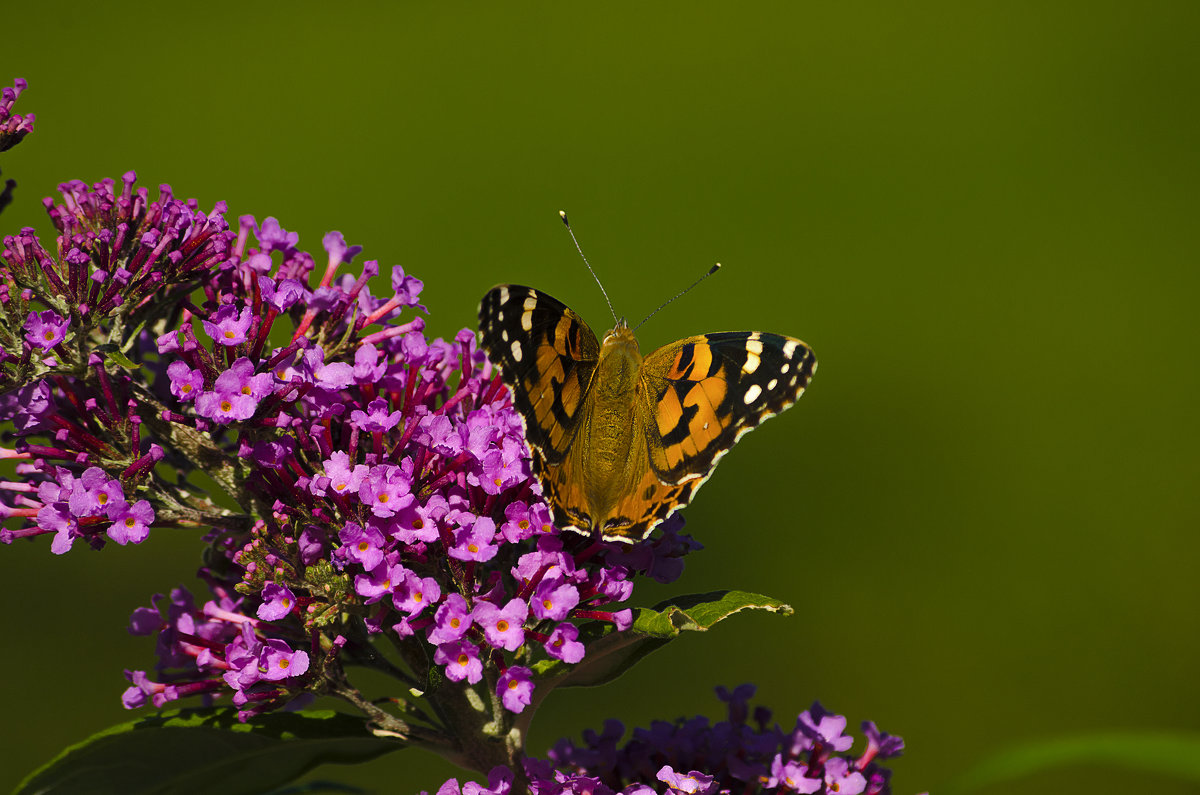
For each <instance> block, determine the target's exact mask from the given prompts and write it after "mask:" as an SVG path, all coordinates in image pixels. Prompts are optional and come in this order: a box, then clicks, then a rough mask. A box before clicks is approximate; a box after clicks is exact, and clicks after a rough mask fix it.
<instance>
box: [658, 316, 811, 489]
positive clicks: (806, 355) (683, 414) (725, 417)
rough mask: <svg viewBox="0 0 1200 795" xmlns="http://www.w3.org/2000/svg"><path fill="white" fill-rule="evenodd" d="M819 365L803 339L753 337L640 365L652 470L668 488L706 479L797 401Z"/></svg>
mask: <svg viewBox="0 0 1200 795" xmlns="http://www.w3.org/2000/svg"><path fill="white" fill-rule="evenodd" d="M816 364H817V360H816V357H815V356H814V355H813V352H812V350H811V349H810V348H809V347H808V346H807V345H805V344H804V343H803V342H801V341H800V340H797V339H793V338H791V337H784V336H781V335H779V334H767V333H763V332H757V331H730V332H722V333H718V334H702V335H700V336H696V337H688V338H687V339H682V340H679V341H678V342H674V343H672V344H670V345H667V346H664V347H662V348H659V349H658V350H656V351H655V352H654V353H652V354H650V355H649V356H648V357H647V358H646V361H645V363H644V364H643V365H642V380H643V383H644V384H645V389H646V396H647V399H648V403H649V412H650V423H649V424H650V426H651V427H650V428H649V431H650V432H649V433H648V434H647V436H648V440H649V450H650V466H651V467H652V468H653V470H654V471H655V473H656V474H657V475H658V476H659V477H660V478H661V479H662V480H663V481H664V482H666V483H683V482H686V481H688V480H692V479H696V478H703V477H707V476H708V474H709V473H710V472H711V471H712V468H713V467H714V466H715V465H716V462H717V460H718V459H719V458H720V457H721V455H723V454H724V453H725V452H726V451H727V450H729V448H730V447H732V446H733V444H734V443H735V442H736V441H737V440H738V438H739V437H740V436H741V435H742V434H743V433H745V432H746V431H748V430H750V429H751V428H754V427H756V426H757V425H758V424H759V423H760V422H762V421H763V420H764V419H766V418H767V417H770V416H772V415H775V414H778V413H779V412H781V411H783V410H784V409H786V408H787V407H788V406H790V405H792V404H793V403H795V402H796V400H797V398H799V397H800V395H801V394H802V393H803V392H804V388H805V387H806V386H808V382H809V380H810V379H811V378H812V374H813V372H814V371H815V370H816ZM693 491H694V490H693ZM689 497H690V494H689Z"/></svg>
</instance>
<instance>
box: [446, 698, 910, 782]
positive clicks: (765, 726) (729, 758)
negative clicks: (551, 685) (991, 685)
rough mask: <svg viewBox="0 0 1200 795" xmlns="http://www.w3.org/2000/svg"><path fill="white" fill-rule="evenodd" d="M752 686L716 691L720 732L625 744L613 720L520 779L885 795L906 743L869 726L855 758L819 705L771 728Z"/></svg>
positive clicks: (692, 723) (699, 725) (677, 728)
mask: <svg viewBox="0 0 1200 795" xmlns="http://www.w3.org/2000/svg"><path fill="white" fill-rule="evenodd" d="M754 691H755V688H754V686H753V685H741V686H740V687H738V688H736V689H735V690H733V691H732V692H730V691H728V690H726V689H725V688H723V687H722V688H717V693H718V695H719V696H720V698H721V700H722V701H725V702H726V703H727V704H728V720H725V721H721V722H719V723H716V724H713V723H711V722H710V721H709V719H708V718H706V717H703V716H698V717H695V718H691V719H688V720H683V719H680V720H678V721H676V722H674V723H668V722H666V721H657V722H655V723H654V724H652V725H651V726H650V728H648V729H635V730H634V732H633V736H632V738H631V739H630V740H629V741H628V742H627V743H625V745H623V746H622V745H620V741H621V738H622V737H623V736H624V734H625V727H624V726H623V725H622V724H621V722H620V721H616V720H610V721H608V722H607V723H606V724H605V726H604V730H603V731H601V732H599V733H597V732H593V731H587V732H584V735H583V738H584V745H583V746H576V745H575V744H573V743H571V742H569V741H567V740H562V741H560V742H559V743H558V745H557V746H555V748H554V749H553V750H552V751H551V752H550V755H549V760H539V759H533V758H527V759H526V760H525V761H524V766H523V771H522V772H523V773H524V776H525V779H526V780H527V789H528V791H529V792H530V793H533V795H565V794H566V793H585V792H586V793H589V795H615V794H616V793H623V794H624V795H660V794H661V795H716V793H750V792H764V793H766V792H780V793H784V792H796V793H819V794H820V795H887V794H888V793H890V792H891V787H890V783H889V782H890V779H891V771H890V770H889V769H887V768H885V767H883V766H882V765H880V764H879V762H880V761H881V760H884V759H890V758H892V757H896V756H899V755H900V753H901V752H902V751H903V750H904V741H903V740H902V739H901V738H899V737H895V736H892V735H889V734H886V733H884V732H881V731H879V729H878V728H876V726H875V724H874V723H871V722H870V721H864V722H863V724H862V730H863V734H864V735H865V736H866V747H865V748H864V749H862V750H861V751H859V752H851V748H852V746H853V745H854V738H852V737H850V736H848V735H846V734H845V733H844V732H845V729H846V719H845V718H844V717H842V716H840V715H833V714H831V713H828V712H826V711H825V710H824V709H823V708H822V707H821V705H820V704H813V706H812V708H811V709H808V710H805V711H804V712H802V713H800V716H799V717H798V718H797V719H796V722H795V725H794V726H793V727H792V728H791V729H784V728H783V727H781V726H780V725H779V724H778V723H773V722H772V721H771V712H770V710H768V709H766V708H765V707H756V708H754V709H753V710H751V708H750V705H749V703H748V702H749V699H750V697H751V696H753V695H754ZM514 778H515V777H514V773H513V771H512V769H510V768H507V767H503V766H498V767H496V768H494V769H493V770H492V771H491V773H489V775H488V784H487V786H483V785H480V784H477V783H475V782H466V783H465V784H462V785H460V784H459V782H458V781H457V780H456V779H451V780H449V781H447V782H446V783H445V784H443V785H442V786H441V787H440V788H439V789H438V791H437V795H506V793H510V792H512V791H513V790H514V785H515V781H514Z"/></svg>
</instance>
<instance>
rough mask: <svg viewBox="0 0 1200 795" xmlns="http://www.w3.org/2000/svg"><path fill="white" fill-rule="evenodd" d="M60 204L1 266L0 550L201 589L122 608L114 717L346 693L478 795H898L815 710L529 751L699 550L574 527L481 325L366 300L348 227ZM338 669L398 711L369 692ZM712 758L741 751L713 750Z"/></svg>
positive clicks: (397, 301) (117, 187)
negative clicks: (179, 544) (536, 724)
mask: <svg viewBox="0 0 1200 795" xmlns="http://www.w3.org/2000/svg"><path fill="white" fill-rule="evenodd" d="M22 87H23V84H22V83H18V86H17V90H16V91H13V90H9V89H5V93H4V102H2V103H0V132H5V131H7V127H14V130H16V131H17V132H19V131H20V130H21V129H23V128H24V127H25V126H27V124H23V125H15V126H14V125H13V124H11V123H10V124H8V125H7V126H6V124H5V119H6V118H8V115H7V114H8V110H9V108H10V107H11V104H12V100H15V94H16V93H18V92H19V89H20V88H22ZM12 118H19V117H12ZM28 119H29V121H32V117H28ZM13 134H16V133H13ZM59 190H60V193H61V200H60V201H59V202H58V203H54V202H52V201H50V200H47V201H46V207H47V210H48V212H49V215H50V218H51V220H52V222H53V224H54V226H55V228H56V229H57V233H58V234H57V238H56V239H55V240H54V241H53V243H52V244H50V245H49V246H45V245H43V244H42V242H41V240H40V239H39V237H38V235H37V233H36V232H35V231H34V230H33V229H31V228H26V229H22V230H20V231H19V232H18V233H17V234H14V235H8V236H5V237H4V241H3V242H4V247H3V252H2V254H0V419H2V420H6V421H8V422H9V423H11V428H12V432H11V433H10V434H9V435H8V438H9V440H10V446H5V447H3V448H0V457H2V458H4V459H7V460H8V463H9V464H10V466H12V468H13V470H14V475H13V476H12V477H11V478H10V479H6V480H4V481H3V482H0V517H3V518H4V519H5V520H6V522H5V529H4V530H3V531H0V541H3V542H4V543H13V542H16V541H19V540H32V539H35V538H37V537H39V536H51V539H50V548H51V551H52V552H54V553H56V554H63V553H66V552H68V551H69V550H72V549H73V548H76V547H77V544H78V543H79V542H82V543H83V544H86V545H88V546H90V547H92V548H97V549H98V548H101V547H104V546H105V545H106V543H107V542H108V541H113V542H115V543H117V544H131V543H141V542H143V541H145V540H146V539H147V538H148V537H150V536H151V535H152V534H153V533H157V532H161V531H165V530H172V529H173V530H181V529H191V530H192V531H198V532H199V533H202V534H203V535H204V538H205V541H206V542H207V544H208V554H207V556H206V565H205V567H204V568H202V569H201V570H200V572H199V576H200V579H201V580H202V581H203V583H204V586H205V587H206V589H207V590H208V591H209V595H207V596H205V597H203V598H199V599H197V598H196V597H194V596H193V595H192V594H191V593H189V592H188V591H186V590H184V589H182V588H179V589H176V590H174V591H172V592H171V593H170V594H169V595H167V596H163V595H159V596H156V597H154V599H153V606H151V607H145V608H140V609H138V610H137V611H135V612H134V614H133V618H132V620H131V623H130V629H131V631H132V632H134V633H135V634H140V635H148V636H153V637H155V638H156V640H157V654H158V658H159V659H158V663H157V666H156V667H155V669H154V670H153V671H142V670H131V671H127V672H126V676H127V678H128V680H129V683H130V686H129V687H128V689H127V690H126V691H125V693H124V697H123V700H124V703H125V705H126V706H127V707H130V708H134V707H140V706H143V705H147V704H152V705H153V706H155V707H162V706H163V705H165V704H167V703H169V702H173V701H177V700H179V699H183V698H189V697H200V698H201V699H202V702H203V703H206V704H211V703H219V702H220V699H222V698H223V697H229V698H231V700H232V703H233V704H235V705H236V706H237V707H238V709H239V714H240V716H241V718H242V719H243V720H247V719H251V718H253V717H254V716H256V715H260V714H263V713H266V712H269V711H273V710H278V709H280V708H283V707H285V706H286V707H287V708H288V709H296V708H297V707H299V706H302V705H303V704H304V703H305V702H307V701H310V700H312V699H313V698H315V697H317V696H334V697H336V698H340V699H342V700H343V701H344V702H349V703H350V704H352V705H354V706H355V707H357V708H358V709H359V710H360V711H361V713H362V714H363V715H364V716H365V717H366V718H367V719H368V720H369V722H370V724H371V725H372V726H373V727H374V728H376V729H378V730H380V731H384V732H387V733H389V734H390V736H395V737H400V738H403V739H404V740H406V741H407V742H410V743H413V744H418V745H423V746H425V747H429V748H432V749H434V750H438V751H439V752H441V753H444V754H445V755H447V756H448V757H450V758H453V759H456V760H457V761H460V762H462V763H463V764H467V765H469V766H471V767H473V768H474V769H476V770H494V772H493V776H494V781H493V782H492V783H491V784H489V787H488V788H481V785H474V784H468V785H465V786H464V787H463V788H462V792H472V791H477V792H503V791H506V787H511V786H513V782H514V781H515V782H517V785H519V786H522V787H529V788H530V790H531V791H536V792H543V793H549V792H577V791H578V792H582V791H590V792H605V791H609V790H612V791H617V790H623V791H628V792H635V791H636V792H650V791H655V792H659V791H668V790H669V791H672V792H715V791H718V789H721V790H722V791H723V789H724V788H725V787H727V786H729V783H728V782H732V781H735V780H736V781H741V782H743V783H754V784H755V786H758V787H761V788H763V789H765V790H778V791H795V792H817V791H822V789H821V788H826V791H830V792H833V791H837V792H840V793H842V795H854V793H857V792H863V791H868V792H885V791H887V773H886V771H885V770H883V769H882V768H879V767H878V765H877V764H876V762H875V759H876V757H878V758H883V757H886V756H890V755H894V754H895V753H898V751H899V749H900V747H901V744H900V742H899V740H898V739H896V738H888V737H887V736H886V735H882V734H880V733H878V732H876V731H875V730H874V728H873V726H872V727H871V728H869V729H867V737H868V743H869V745H868V750H867V751H866V752H864V753H863V754H861V755H859V756H858V757H854V758H851V757H847V756H839V755H837V754H841V753H843V752H844V751H845V750H846V748H847V747H848V746H847V745H846V743H847V742H848V738H845V737H844V736H842V734H841V730H842V729H843V728H844V726H845V721H844V719H833V718H832V717H831V716H828V715H826V714H825V713H823V712H822V711H821V710H820V709H819V707H814V708H813V710H811V711H809V712H805V713H804V714H803V715H801V721H800V722H799V723H797V726H796V728H795V730H793V731H790V732H783V731H781V730H780V729H779V728H778V727H777V726H775V727H768V724H767V717H768V716H766V715H765V713H763V712H761V711H756V712H755V719H756V721H757V724H756V726H757V728H751V726H750V725H749V723H747V720H746V706H745V702H746V699H747V698H748V697H749V694H748V693H747V692H746V691H744V690H739V691H738V692H737V695H729V694H724V695H723V697H726V696H727V697H726V700H727V701H730V714H731V719H730V721H729V722H728V724H721V725H719V726H707V725H701V724H699V723H687V724H680V725H675V724H664V725H662V726H658V725H656V726H655V727H652V728H651V729H650V730H648V731H646V732H639V733H635V735H634V739H633V741H632V742H631V743H630V744H628V745H627V746H626V747H625V748H624V749H622V750H620V751H618V750H617V749H616V739H617V738H616V737H614V736H613V732H614V731H616V730H615V729H614V728H611V727H610V728H609V729H606V732H605V733H604V734H603V735H596V736H592V735H588V737H589V738H590V739H589V746H588V747H585V748H577V747H575V746H573V745H570V744H561V745H560V746H559V747H558V748H556V749H555V751H554V752H553V754H552V755H551V760H552V761H547V762H540V761H537V760H533V759H530V758H527V757H525V756H524V754H523V749H522V748H521V747H520V739H521V737H522V734H521V732H520V731H519V729H520V726H519V725H518V722H517V716H518V715H520V714H521V713H523V712H525V711H526V710H528V709H529V707H530V705H531V704H532V705H536V703H537V702H538V700H539V699H540V698H541V697H544V693H540V692H539V682H540V681H543V680H544V679H545V678H546V676H547V675H548V673H547V672H556V673H557V672H561V670H562V669H563V667H564V666H577V665H580V664H581V663H583V662H584V661H585V660H587V658H588V654H589V648H588V642H589V639H593V638H598V637H602V636H604V635H606V634H610V633H613V632H618V633H619V632H626V631H628V630H629V629H630V625H631V623H632V621H633V611H632V610H631V609H630V608H629V607H628V606H625V604H626V603H627V602H628V600H629V598H630V596H631V594H632V591H633V586H634V580H635V578H636V577H637V576H639V575H640V576H649V577H651V578H653V579H655V580H658V581H660V582H668V581H671V580H673V579H675V578H677V577H678V576H679V574H680V572H681V571H682V566H683V557H684V556H685V555H686V554H687V553H688V552H689V551H691V550H694V549H697V548H698V545H697V544H696V543H695V542H694V541H692V540H691V539H690V538H689V537H688V536H685V535H682V534H681V533H680V532H679V531H680V529H681V526H682V520H681V519H678V518H676V519H674V520H672V521H669V522H668V523H666V524H665V525H664V526H662V527H660V529H659V530H658V531H656V533H655V534H654V535H653V536H652V537H651V539H649V540H646V541H643V542H641V543H638V544H633V545H624V544H620V543H612V542H598V541H593V540H592V539H590V538H587V537H584V536H581V535H577V534H573V533H560V532H559V530H558V529H557V528H556V527H555V526H554V525H553V522H552V520H551V516H550V513H549V510H548V508H547V506H546V504H545V503H544V502H543V501H542V499H541V497H540V489H539V487H538V485H537V482H536V479H534V478H533V477H532V475H531V473H530V468H529V459H528V450H527V448H526V445H525V440H524V433H523V426H522V423H521V420H520V418H519V416H518V415H517V413H516V412H515V411H514V410H513V409H512V407H511V403H510V398H509V395H508V392H507V390H506V388H505V387H504V386H503V384H502V382H501V381H500V379H499V378H498V376H497V374H496V373H495V372H493V369H492V366H491V365H490V363H489V362H488V361H487V359H486V357H485V356H483V355H482V354H481V352H480V351H479V349H478V348H477V346H476V338H475V334H474V332H472V331H471V330H469V329H463V330H462V331H461V332H459V333H458V334H457V335H456V336H455V338H454V339H453V340H443V339H440V338H439V339H428V338H427V337H426V336H425V334H424V327H425V323H424V320H423V317H422V313H424V312H425V307H423V306H422V305H421V304H420V303H419V300H420V294H421V291H422V283H421V281H420V280H418V279H416V278H414V277H413V276H411V275H409V274H407V273H405V272H404V270H403V269H402V268H400V267H399V266H397V267H395V268H393V269H392V271H391V275H390V280H388V284H389V288H388V289H387V290H386V291H385V295H384V296H382V297H376V296H375V295H373V294H372V292H371V285H372V284H373V283H374V282H373V280H374V279H375V277H376V276H378V274H379V267H378V265H377V263H376V262H374V261H367V262H366V263H364V264H363V265H362V267H361V268H359V269H358V270H357V272H353V273H347V272H345V271H346V270H347V268H348V267H349V266H350V264H351V262H352V260H353V259H354V258H355V257H356V256H357V255H358V254H359V253H360V249H359V247H357V246H350V245H347V244H346V242H345V241H344V240H343V239H342V236H341V235H340V234H338V233H336V232H334V233H330V234H328V235H326V236H325V239H324V241H323V245H324V254H323V256H322V257H321V259H320V262H318V261H317V260H315V259H314V258H313V257H312V256H310V255H309V254H308V253H306V252H304V251H303V250H301V249H300V248H298V238H297V235H296V234H295V233H290V232H288V231H286V230H285V229H284V228H283V227H281V226H280V225H279V223H278V222H277V221H275V219H273V218H266V219H265V220H263V221H262V222H261V223H260V222H258V221H256V220H255V219H254V218H252V217H250V216H242V217H241V218H239V219H238V222H237V224H236V226H234V227H230V226H229V224H228V223H227V222H226V218H225V213H226V207H225V205H224V204H223V203H218V204H216V205H215V206H214V207H212V209H210V210H208V211H202V210H201V209H200V208H199V204H198V203H197V202H196V201H194V200H181V199H178V198H175V196H174V195H173V192H172V191H171V189H170V188H169V187H168V186H166V185H163V186H160V189H159V191H158V197H157V198H151V196H150V192H149V191H148V190H146V189H145V188H139V187H136V181H135V176H134V174H133V173H132V172H131V173H128V174H126V175H125V176H124V177H123V178H122V180H121V181H120V183H117V182H115V181H113V180H103V181H101V182H99V183H97V184H95V185H91V186H89V185H86V184H84V183H82V182H78V181H74V182H69V183H66V184H64V185H61V186H60V187H59ZM204 483H210V484H216V487H217V492H216V493H210V492H209V491H207V490H206V488H205V486H204V485H203V484H204ZM379 645H382V646H384V647H386V648H388V649H389V650H390V652H391V653H390V654H388V655H385V654H383V653H380V651H379V649H378V648H377V647H378V646H379ZM351 666H365V667H368V668H371V669H374V670H376V671H379V672H382V673H384V674H387V675H389V676H391V677H394V678H395V679H396V680H398V681H399V682H400V683H402V684H403V695H401V696H399V697H396V698H393V699H390V704H388V705H386V706H384V705H381V702H380V701H379V700H378V699H371V698H368V697H367V696H366V695H364V694H363V693H361V692H360V691H359V690H358V689H357V688H356V687H355V686H354V684H352V682H351V679H350V676H349V674H348V672H347V669H348V668H350V667H351ZM529 713H532V710H529ZM839 721H840V723H839ZM685 737H687V738H689V739H686V741H685ZM514 738H515V739H514ZM700 738H708V739H707V740H706V741H705V742H707V743H708V745H705V744H704V743H703V742H699V740H700ZM718 738H723V739H721V740H720V741H721V742H728V743H732V744H733V745H731V746H730V747H729V748H730V749H732V748H734V747H735V746H736V747H737V748H741V749H742V750H741V751H738V753H736V754H734V755H733V756H730V755H729V753H725V756H724V757H721V756H720V754H719V753H718V749H717V748H716V746H713V745H712V743H715V742H718ZM483 740H486V742H484V741H483ZM772 743H773V744H774V745H773V746H772V747H773V748H774V750H771V751H770V753H768V751H769V750H770V749H768V746H770V745H771V744H772ZM685 747H687V748H692V749H694V750H695V749H701V748H704V749H706V750H705V751H704V752H703V753H699V752H698V753H699V755H695V754H694V755H692V756H686V755H681V754H682V749H683V748H685ZM481 749H482V750H481ZM872 749H873V750H872ZM726 751H729V749H726ZM739 754H740V756H739ZM735 757H737V758H741V759H743V760H744V764H742V766H741V767H737V766H733V767H731V766H730V762H729V760H731V759H733V758H735ZM720 759H725V760H726V761H725V762H720ZM720 765H724V767H720ZM601 768H603V770H604V771H607V772H602V770H601ZM700 770H707V771H709V772H707V773H700V772H696V771H700ZM679 771H682V772H679ZM681 777H682V778H681ZM684 779H686V781H685V780H684ZM585 780H586V781H587V782H594V786H593V784H586V785H585V783H584V782H585ZM506 782H507V783H506ZM638 782H641V783H640V784H639V783H638ZM472 787H476V789H474V790H472V789H471V788H472ZM589 787H590V789H589ZM630 787H633V788H632V789H631V788H630ZM638 787H641V788H640V789H639V788H638ZM714 787H717V789H714ZM605 788H608V789H605ZM743 790H744V787H741V788H739V790H738V791H743ZM441 791H442V792H458V791H459V788H458V784H457V783H456V782H454V781H451V782H447V784H446V785H445V786H444V787H443V788H442V790H441Z"/></svg>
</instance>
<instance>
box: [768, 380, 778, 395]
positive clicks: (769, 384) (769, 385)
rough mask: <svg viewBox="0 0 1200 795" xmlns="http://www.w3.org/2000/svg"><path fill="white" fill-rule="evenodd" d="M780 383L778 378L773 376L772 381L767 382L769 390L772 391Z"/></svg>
mask: <svg viewBox="0 0 1200 795" xmlns="http://www.w3.org/2000/svg"><path fill="white" fill-rule="evenodd" d="M778 383H779V379H778V378H772V379H771V380H770V381H768V382H767V391H768V392H770V391H771V390H772V389H774V388H775V385H776V384H778Z"/></svg>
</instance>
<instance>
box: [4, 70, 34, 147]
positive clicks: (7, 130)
mask: <svg viewBox="0 0 1200 795" xmlns="http://www.w3.org/2000/svg"><path fill="white" fill-rule="evenodd" d="M28 85H29V84H28V83H26V82H25V81H24V80H22V79H21V78H17V79H16V80H15V81H13V87H12V88H9V87H7V86H5V87H4V88H3V89H0V152H4V151H7V150H9V149H12V148H13V147H14V146H16V145H17V144H19V143H20V142H21V139H22V138H24V137H25V136H26V135H28V134H29V133H31V132H33V122H34V116H33V114H32V113H27V114H25V115H24V116H21V115H19V114H14V113H13V112H12V107H13V105H14V104H16V102H17V97H19V96H21V92H22V91H24V90H25V89H26V88H27V87H28Z"/></svg>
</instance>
